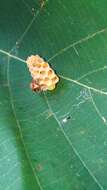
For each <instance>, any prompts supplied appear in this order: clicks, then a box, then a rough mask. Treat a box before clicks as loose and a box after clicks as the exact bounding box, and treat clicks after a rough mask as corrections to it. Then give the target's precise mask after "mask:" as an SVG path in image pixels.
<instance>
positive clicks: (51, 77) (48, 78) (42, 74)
mask: <svg viewBox="0 0 107 190" xmlns="http://www.w3.org/2000/svg"><path fill="white" fill-rule="evenodd" d="M26 62H27V65H28V68H29V71H30V73H31V76H32V78H33V80H32V83H31V88H32V90H34V91H46V90H53V89H54V88H55V85H56V83H57V82H58V81H59V78H58V76H57V75H56V74H55V72H54V71H53V69H52V68H51V67H50V66H49V64H48V63H47V62H45V61H44V60H43V59H42V58H41V57H40V56H39V55H31V56H30V57H28V58H27V61H26Z"/></svg>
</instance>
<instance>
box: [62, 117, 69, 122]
mask: <svg viewBox="0 0 107 190" xmlns="http://www.w3.org/2000/svg"><path fill="white" fill-rule="evenodd" d="M70 119H71V116H67V117H65V118H64V119H63V120H62V122H63V123H66V122H67V121H68V120H70Z"/></svg>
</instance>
